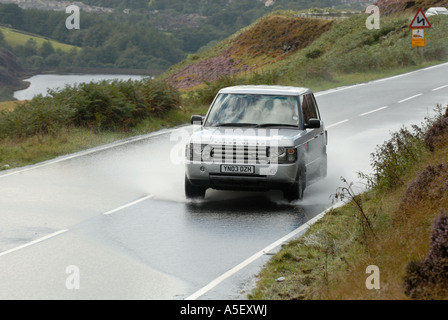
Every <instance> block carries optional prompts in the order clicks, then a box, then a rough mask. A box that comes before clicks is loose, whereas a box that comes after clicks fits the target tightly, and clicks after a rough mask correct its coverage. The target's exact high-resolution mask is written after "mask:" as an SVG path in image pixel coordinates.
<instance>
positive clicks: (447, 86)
mask: <svg viewBox="0 0 448 320" xmlns="http://www.w3.org/2000/svg"><path fill="white" fill-rule="evenodd" d="M444 88H448V84H447V85H445V86H441V87H438V88H435V89H432V90H431V91H437V90H440V89H444Z"/></svg>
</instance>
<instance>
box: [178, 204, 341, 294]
mask: <svg viewBox="0 0 448 320" xmlns="http://www.w3.org/2000/svg"><path fill="white" fill-rule="evenodd" d="M344 204H345V203H344V202H339V203H337V204H335V205H333V206H332V207H330V208H329V209H327V210H325V211H324V212H322V213H320V214H318V215H317V216H315V217H314V218H313V219H311V220H309V221H307V222H305V223H304V224H302V225H301V226H300V227H298V228H297V229H295V230H294V231H292V232H291V233H289V234H287V235H286V236H284V237H283V238H281V239H279V240H277V241H275V242H274V243H272V244H270V245H269V246H267V247H266V248H264V249H262V250H260V251H258V252H257V253H255V254H254V255H253V256H251V257H250V258H248V259H246V260H244V261H243V262H241V263H240V264H239V265H237V266H235V267H233V268H232V269H230V270H229V271H227V272H226V273H224V274H222V275H221V276H219V277H218V278H216V279H214V280H213V281H211V282H210V283H209V284H207V285H206V286H205V287H203V288H201V289H199V290H198V291H196V292H195V293H193V294H192V295H190V296H189V297H187V298H186V299H185V300H196V299H198V298H199V297H201V296H203V295H204V294H206V293H207V292H208V291H210V290H211V289H213V288H214V287H216V286H217V285H218V284H220V283H221V282H223V281H224V280H226V279H228V278H230V277H231V276H233V275H234V274H235V273H237V272H238V271H240V270H242V269H244V268H245V267H247V266H248V265H249V264H251V263H252V262H254V261H255V260H257V259H259V258H260V257H262V256H263V255H265V254H266V253H268V252H270V251H271V250H273V249H275V248H277V247H279V246H280V245H282V244H283V243H285V242H287V241H289V240H290V239H292V238H294V237H296V236H298V235H300V234H301V233H303V232H305V231H306V230H308V229H309V228H310V227H311V226H312V225H313V224H315V223H316V222H317V221H319V220H320V219H322V218H323V217H324V216H325V215H326V214H327V213H328V212H329V211H331V210H333V209H336V208H338V207H341V206H343V205H344Z"/></svg>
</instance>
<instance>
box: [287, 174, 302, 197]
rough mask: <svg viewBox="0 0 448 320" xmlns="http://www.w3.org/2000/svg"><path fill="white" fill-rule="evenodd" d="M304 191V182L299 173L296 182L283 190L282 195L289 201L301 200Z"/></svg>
mask: <svg viewBox="0 0 448 320" xmlns="http://www.w3.org/2000/svg"><path fill="white" fill-rule="evenodd" d="M304 191H305V182H304V178H303V176H302V175H299V177H298V178H297V180H296V182H295V183H294V184H293V185H292V186H291V187H289V188H287V189H286V190H283V196H284V197H285V199H286V200H288V201H289V202H292V201H297V200H300V201H301V200H303V193H304Z"/></svg>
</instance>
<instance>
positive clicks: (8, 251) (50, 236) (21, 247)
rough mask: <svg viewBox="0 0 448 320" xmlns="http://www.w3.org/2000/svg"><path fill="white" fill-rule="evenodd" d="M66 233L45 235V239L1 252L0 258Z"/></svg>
mask: <svg viewBox="0 0 448 320" xmlns="http://www.w3.org/2000/svg"><path fill="white" fill-rule="evenodd" d="M67 231H68V229H64V230H60V231H57V232H55V233H52V234H49V235H47V236H45V237H42V238H40V239H37V240H34V241H31V242H28V243H25V244H24V245H21V246H19V247H16V248H13V249H10V250H7V251H4V252H1V253H0V257H2V256H5V255H7V254H10V253H13V252H16V251H18V250H21V249H24V248H26V247H29V246H32V245H34V244H37V243H39V242H42V241H45V240H48V239H50V238H54V237H56V236H58V235H60V234H62V233H65V232H67Z"/></svg>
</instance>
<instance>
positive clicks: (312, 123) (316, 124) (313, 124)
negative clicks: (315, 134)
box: [305, 119, 321, 129]
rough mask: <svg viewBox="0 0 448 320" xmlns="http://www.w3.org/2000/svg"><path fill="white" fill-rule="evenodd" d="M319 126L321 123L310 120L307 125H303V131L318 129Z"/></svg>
mask: <svg viewBox="0 0 448 320" xmlns="http://www.w3.org/2000/svg"><path fill="white" fill-rule="evenodd" d="M320 126H321V122H320V120H319V119H310V120H308V123H307V124H306V125H305V129H319V128H320Z"/></svg>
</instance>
